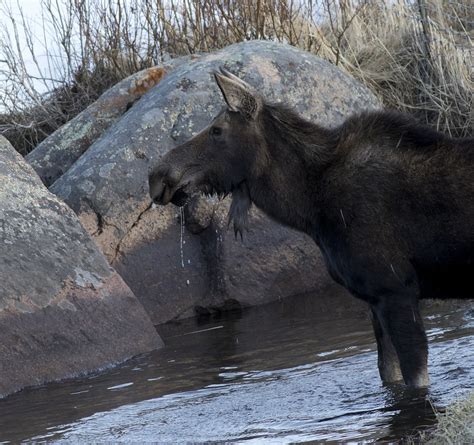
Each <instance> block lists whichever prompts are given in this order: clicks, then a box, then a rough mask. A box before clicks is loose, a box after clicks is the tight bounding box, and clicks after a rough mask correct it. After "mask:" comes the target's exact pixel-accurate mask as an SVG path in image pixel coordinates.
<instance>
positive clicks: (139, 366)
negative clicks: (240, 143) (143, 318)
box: [0, 295, 474, 443]
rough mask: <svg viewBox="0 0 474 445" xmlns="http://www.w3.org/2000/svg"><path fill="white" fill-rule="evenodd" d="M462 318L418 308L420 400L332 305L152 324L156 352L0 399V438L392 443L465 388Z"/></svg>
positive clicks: (362, 311)
mask: <svg viewBox="0 0 474 445" xmlns="http://www.w3.org/2000/svg"><path fill="white" fill-rule="evenodd" d="M472 315H473V314H472V306H470V305H469V304H467V303H464V305H458V306H457V305H456V304H453V303H449V304H446V303H443V304H432V305H431V306H430V307H427V308H425V321H426V323H425V324H426V327H427V329H428V334H429V339H430V373H431V380H432V386H431V389H430V390H429V391H426V390H424V391H419V390H418V391H415V390H409V389H407V388H404V387H402V386H400V385H391V386H383V385H382V384H381V382H380V380H379V377H378V372H377V369H376V362H377V358H376V354H375V352H374V351H375V345H374V340H373V335H372V330H371V326H370V323H369V320H368V316H367V310H366V308H365V306H363V305H362V303H360V302H358V301H357V300H355V299H351V298H347V297H344V296H340V295H335V296H333V295H328V296H326V297H324V298H323V297H321V296H318V297H315V296H301V297H298V298H293V299H288V300H285V301H283V302H280V303H275V304H271V305H268V306H264V307H260V308H254V309H251V310H246V311H243V312H235V313H232V314H227V315H226V316H225V317H221V318H219V317H214V318H212V319H207V320H200V321H199V320H188V321H185V322H182V323H179V324H169V325H164V326H160V327H158V329H159V331H160V333H161V334H162V335H163V337H164V339H165V343H166V347H165V348H163V349H162V350H160V351H155V352H153V353H151V354H147V355H144V356H141V357H138V358H136V359H134V360H132V361H129V362H127V363H126V364H124V365H121V366H119V367H117V368H115V369H111V370H108V371H106V372H104V373H101V374H97V375H93V376H89V377H85V378H82V379H75V380H71V381H66V382H62V383H58V384H51V385H47V386H44V387H40V388H36V389H31V390H27V391H23V392H21V393H19V394H16V395H13V396H11V397H9V398H7V399H5V400H2V401H0V439H1V440H5V441H9V440H10V441H19V440H28V439H31V438H33V437H34V438H35V439H36V440H59V441H61V440H65V441H67V442H70V441H72V442H76V443H84V442H90V441H94V440H103V441H107V440H109V441H119V440H120V441H124V442H130V441H135V442H137V441H138V442H146V441H154V440H158V439H159V440H160V441H165V442H166V441H169V442H175V441H176V440H178V439H181V440H191V441H210V440H238V441H250V442H252V441H256V442H258V441H259V440H261V439H262V438H265V439H266V440H267V441H268V440H271V441H274V442H290V441H309V440H317V441H324V440H333V441H347V440H352V441H361V440H374V439H378V440H387V441H390V440H394V439H397V438H400V437H403V436H406V435H407V434H410V433H412V432H414V431H415V430H416V429H419V428H420V427H423V426H429V425H430V424H433V423H434V422H435V417H434V415H433V408H432V404H433V405H435V406H436V408H439V407H442V406H444V405H446V404H447V403H449V402H450V401H452V400H453V399H454V398H455V397H456V396H459V395H463V394H465V393H466V392H467V391H468V390H469V389H471V390H472V388H473V386H472V385H473V383H472V380H473V377H474V357H473V354H472V353H471V351H472V346H473V344H474V323H473V320H472Z"/></svg>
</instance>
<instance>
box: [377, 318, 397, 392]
mask: <svg viewBox="0 0 474 445" xmlns="http://www.w3.org/2000/svg"><path fill="white" fill-rule="evenodd" d="M371 315H372V317H371V318H372V325H373V327H374V334H375V339H376V340H377V353H378V367H379V373H380V378H381V379H382V382H384V383H394V382H399V381H402V380H403V377H402V371H401V370H400V362H399V361H398V355H397V351H396V350H395V347H394V346H393V344H392V341H391V340H390V336H389V334H388V332H384V330H383V326H382V324H381V323H380V320H379V318H378V316H377V313H376V312H375V311H374V309H372V311H371Z"/></svg>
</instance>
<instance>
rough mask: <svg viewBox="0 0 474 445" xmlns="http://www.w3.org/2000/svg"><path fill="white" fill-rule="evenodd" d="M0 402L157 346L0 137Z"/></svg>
mask: <svg viewBox="0 0 474 445" xmlns="http://www.w3.org/2000/svg"><path fill="white" fill-rule="evenodd" d="M0 184H1V186H0V238H1V244H2V247H1V250H0V356H1V360H0V397H1V396H4V395H6V394H9V393H11V392H14V391H17V390H19V389H21V388H23V387H25V386H31V385H38V384H41V383H44V382H47V381H52V380H57V379H63V378H66V377H70V376H74V375H78V374H82V373H85V372H88V371H92V370H97V369H100V368H102V367H105V366H108V365H110V364H112V363H115V362H118V361H123V360H125V359H127V358H129V357H132V356H134V355H136V354H139V353H142V352H145V351H149V350H152V349H155V348H157V347H159V346H160V345H161V344H162V342H161V339H160V338H159V336H158V335H157V333H156V331H155V329H154V327H153V325H152V323H151V321H150V319H149V317H148V315H147V314H146V312H145V311H144V309H143V307H142V305H141V304H140V303H139V302H138V300H137V299H136V298H135V296H134V295H133V293H132V292H131V290H130V289H129V288H128V286H127V285H126V284H125V283H124V281H123V280H122V278H121V277H120V276H119V275H118V274H117V272H115V271H114V270H113V269H112V268H111V267H110V266H109V265H108V263H107V260H106V259H105V258H104V256H103V255H102V253H101V252H100V251H99V250H98V249H97V247H96V245H95V244H94V242H93V241H92V239H91V238H90V237H89V235H88V234H87V232H86V231H85V230H84V229H83V228H82V227H81V224H80V223H79V221H78V219H77V216H76V215H75V214H74V212H73V211H72V210H71V209H69V208H68V207H67V206H66V205H65V204H64V203H63V202H61V201H60V200H59V199H58V198H57V197H56V196H54V195H53V194H52V193H50V192H48V190H47V189H46V188H45V187H44V186H43V184H42V183H41V181H40V179H39V178H38V177H37V175H36V174H35V172H34V171H33V169H32V168H31V167H30V166H29V165H28V164H26V163H25V162H24V161H23V159H22V158H21V156H20V155H19V154H18V153H16V152H15V150H14V149H13V147H12V146H11V145H10V144H9V143H8V141H7V140H6V139H5V138H3V137H2V136H0Z"/></svg>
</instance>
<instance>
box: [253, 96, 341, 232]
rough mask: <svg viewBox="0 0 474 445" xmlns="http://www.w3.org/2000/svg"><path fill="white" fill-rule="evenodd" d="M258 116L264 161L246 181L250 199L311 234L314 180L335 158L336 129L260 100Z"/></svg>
mask: <svg viewBox="0 0 474 445" xmlns="http://www.w3.org/2000/svg"><path fill="white" fill-rule="evenodd" d="M262 119H263V128H264V133H265V134H264V137H265V142H266V149H267V155H268V164H267V166H266V168H265V169H264V170H263V171H262V172H260V174H259V175H258V177H256V178H255V179H254V180H253V181H250V182H249V189H250V196H251V199H252V201H253V202H254V203H255V205H256V206H257V207H259V208H260V209H261V210H263V211H264V212H265V213H267V214H268V215H269V216H271V217H272V218H274V219H275V220H277V221H278V222H280V223H282V224H285V225H287V226H290V227H292V228H295V229H297V230H300V231H303V232H305V233H308V234H310V235H314V233H315V227H314V224H315V221H317V212H318V205H317V202H318V191H319V183H320V181H321V178H322V175H323V172H324V171H325V170H326V169H327V168H328V166H330V165H331V163H332V161H333V159H334V156H335V147H336V145H337V132H336V131H334V130H330V129H326V128H323V127H320V126H318V125H315V124H312V123H310V122H308V121H306V120H304V119H302V118H301V117H299V116H298V115H296V114H295V113H294V112H292V111H289V110H287V109H286V108H284V107H281V106H277V105H276V106H272V105H265V107H264V110H263V111H262Z"/></svg>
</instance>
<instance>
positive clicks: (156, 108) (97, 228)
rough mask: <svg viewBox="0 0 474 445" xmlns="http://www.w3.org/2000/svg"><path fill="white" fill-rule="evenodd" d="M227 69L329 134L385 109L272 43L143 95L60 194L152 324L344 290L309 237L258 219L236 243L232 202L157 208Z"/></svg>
mask: <svg viewBox="0 0 474 445" xmlns="http://www.w3.org/2000/svg"><path fill="white" fill-rule="evenodd" d="M220 66H225V67H226V68H228V69H229V70H230V71H232V72H234V73H236V74H237V75H238V76H240V77H242V78H243V79H244V80H245V81H247V82H249V83H250V84H252V85H254V86H255V87H256V88H257V89H258V90H259V91H261V92H262V94H263V95H264V96H265V97H266V98H267V99H268V100H269V101H274V102H283V103H285V104H287V105H288V106H290V107H292V108H293V109H296V110H297V111H298V112H300V113H301V114H302V115H303V116H305V117H306V118H308V119H311V120H313V121H314V122H317V123H319V124H322V125H326V126H333V125H337V124H339V123H340V122H341V121H342V120H343V119H344V117H345V116H347V115H349V114H351V113H353V112H356V111H359V110H362V109H367V108H375V107H378V106H379V103H378V101H377V99H376V98H375V97H374V96H373V95H372V94H371V93H370V92H369V91H368V90H367V89H366V88H365V87H363V86H362V85H361V84H359V83H358V82H356V81H355V80H354V79H352V78H351V77H350V76H348V75H347V74H345V73H343V72H342V71H340V70H339V69H338V68H336V67H335V66H333V65H331V64H329V63H327V62H325V61H323V60H321V59H320V58H318V57H316V56H313V55H311V54H309V53H306V52H304V51H301V50H298V49H296V48H294V47H291V46H288V45H282V44H277V43H273V42H264V41H251V42H244V43H239V44H235V45H232V46H229V47H227V48H225V49H223V50H220V51H217V52H215V53H211V54H207V55H204V56H201V57H199V58H197V59H195V60H188V61H187V62H186V63H184V64H181V65H179V66H178V67H177V68H176V69H174V70H173V71H172V72H170V73H169V74H168V75H167V76H166V77H165V78H164V79H163V80H162V81H161V82H160V83H159V84H158V85H157V86H155V87H153V88H152V89H151V90H150V91H148V92H147V93H146V94H145V95H143V96H142V97H141V99H140V100H139V101H138V102H136V103H135V105H134V106H133V107H132V108H131V109H130V110H129V111H128V112H127V113H126V114H125V115H124V116H123V117H122V118H121V119H120V120H118V121H117V122H116V123H115V124H114V125H113V126H112V127H111V128H110V129H109V130H108V131H107V132H106V133H104V134H103V135H102V137H101V138H100V139H98V140H97V141H96V142H95V143H94V144H92V145H91V147H90V148H89V149H88V150H87V152H86V153H84V154H83V155H82V157H81V158H80V159H79V160H78V161H77V162H76V163H75V164H74V165H73V166H72V167H71V168H70V169H69V170H68V171H67V173H65V174H64V175H63V176H62V177H60V178H59V179H58V180H57V181H56V182H55V183H54V184H53V186H52V187H51V190H52V191H53V192H54V193H56V194H57V195H58V196H60V197H61V198H62V199H64V200H65V201H66V202H67V203H68V204H69V205H70V206H71V207H72V208H73V209H74V211H75V212H76V213H77V214H78V215H79V218H80V220H81V221H82V223H83V225H84V226H85V227H86V228H87V229H88V230H89V232H90V233H91V234H92V235H93V237H94V239H95V241H96V242H97V243H98V245H99V246H100V247H101V249H102V250H103V252H104V253H105V255H106V256H107V258H108V259H109V261H110V262H111V263H112V264H113V265H114V267H115V268H116V269H117V271H118V272H119V273H120V274H121V275H122V277H123V278H124V280H125V281H126V282H127V283H128V285H129V286H130V287H131V289H132V290H133V291H134V292H135V293H136V295H137V296H138V297H139V298H140V299H141V301H142V302H143V304H144V305H145V307H146V309H147V310H148V311H149V313H150V314H151V316H152V319H153V321H154V322H163V321H167V320H170V319H171V318H174V317H183V316H188V315H192V313H193V311H194V307H195V306H204V307H219V306H221V305H223V304H224V302H225V301H226V300H230V301H231V300H238V301H239V302H240V303H242V304H244V305H251V304H257V303H265V302H268V301H271V300H274V299H278V298H282V297H287V296H290V295H293V294H297V293H302V292H310V291H315V290H316V291H317V290H320V291H322V290H323V289H325V288H326V287H327V286H335V285H334V284H333V283H332V282H331V281H330V279H329V277H328V276H327V274H326V272H325V268H324V266H323V264H322V260H321V257H320V254H319V252H318V249H317V248H316V246H315V245H314V243H313V241H312V240H311V239H310V238H308V237H307V236H305V235H302V234H299V233H296V232H294V231H292V230H290V229H287V228H283V227H281V226H279V225H277V224H275V223H273V222H271V221H270V220H269V219H268V218H267V217H266V216H264V215H262V214H261V213H260V212H258V211H254V212H253V217H252V220H251V221H250V227H251V229H252V231H251V233H250V234H248V236H247V237H244V241H243V242H236V241H235V240H234V237H233V234H232V235H230V232H229V233H228V232H227V223H226V217H225V213H226V208H227V206H228V202H227V201H224V202H216V201H213V200H210V201H209V200H208V201H205V200H198V201H196V202H193V203H192V204H191V205H190V206H188V208H187V209H185V212H184V218H183V217H181V216H180V211H178V209H177V208H175V207H173V206H168V207H166V208H154V207H150V200H149V197H148V184H147V175H148V172H149V170H150V169H151V168H152V167H154V166H155V165H156V164H157V163H159V161H160V158H161V156H163V155H164V154H165V153H167V152H168V151H169V150H170V149H171V148H173V147H174V146H176V145H178V144H180V143H182V142H184V141H185V140H187V139H188V138H190V137H191V136H192V135H194V134H196V133H197V132H198V131H200V130H201V129H202V128H203V127H205V126H206V125H207V124H208V123H209V122H210V121H211V119H212V118H213V116H214V115H216V114H217V112H218V111H219V110H220V109H221V108H222V107H223V100H222V98H221V95H220V93H219V91H218V88H217V86H216V85H215V83H214V81H213V77H212V71H213V70H216V69H217V68H218V67H220ZM295 179H296V180H297V178H295ZM183 220H184V221H183ZM181 221H183V222H185V227H186V230H184V231H183V230H182V228H181V226H180V222H181Z"/></svg>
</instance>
